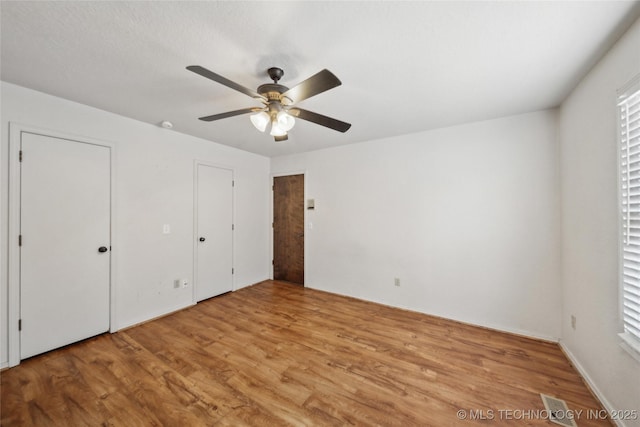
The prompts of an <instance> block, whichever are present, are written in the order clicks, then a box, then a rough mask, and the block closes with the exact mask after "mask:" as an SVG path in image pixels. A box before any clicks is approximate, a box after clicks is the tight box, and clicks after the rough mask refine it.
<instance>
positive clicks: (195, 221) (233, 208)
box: [191, 159, 236, 304]
mask: <svg viewBox="0 0 640 427" xmlns="http://www.w3.org/2000/svg"><path fill="white" fill-rule="evenodd" d="M201 165H202V166H209V167H214V168H218V169H225V170H228V171H231V182H232V184H231V222H232V224H233V225H234V229H233V232H232V233H231V267H232V268H233V269H234V273H233V274H232V275H231V292H234V291H235V290H236V275H235V265H236V253H235V252H236V232H235V224H236V184H235V183H236V171H235V170H234V169H233V168H232V167H231V166H227V165H222V164H219V163H214V162H210V161H207V160H198V159H195V160H194V161H193V257H192V258H193V273H192V277H193V279H192V284H193V286H191V302H192V303H193V304H197V303H198V301H197V294H196V287H197V286H198V283H197V282H196V280H197V279H196V277H198V166H201Z"/></svg>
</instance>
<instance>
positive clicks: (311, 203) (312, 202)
mask: <svg viewBox="0 0 640 427" xmlns="http://www.w3.org/2000/svg"><path fill="white" fill-rule="evenodd" d="M315 208H316V201H315V199H307V209H308V210H313V209H315Z"/></svg>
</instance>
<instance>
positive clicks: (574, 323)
mask: <svg viewBox="0 0 640 427" xmlns="http://www.w3.org/2000/svg"><path fill="white" fill-rule="evenodd" d="M571 329H573V330H575V329H576V316H574V315H573V314H572V315H571Z"/></svg>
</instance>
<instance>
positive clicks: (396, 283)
mask: <svg viewBox="0 0 640 427" xmlns="http://www.w3.org/2000/svg"><path fill="white" fill-rule="evenodd" d="M393 284H394V286H398V287H399V286H400V278H398V277H396V278H395V279H393Z"/></svg>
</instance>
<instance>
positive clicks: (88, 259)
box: [20, 132, 111, 359]
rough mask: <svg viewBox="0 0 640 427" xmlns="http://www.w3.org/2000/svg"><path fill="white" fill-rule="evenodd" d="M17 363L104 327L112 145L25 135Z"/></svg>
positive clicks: (22, 142)
mask: <svg viewBox="0 0 640 427" xmlns="http://www.w3.org/2000/svg"><path fill="white" fill-rule="evenodd" d="M21 150H22V154H23V160H22V162H21V164H20V168H21V171H20V173H21V194H20V195H21V212H20V235H21V238H22V245H21V247H20V319H21V332H20V358H21V359H24V358H27V357H30V356H34V355H36V354H40V353H43V352H46V351H49V350H52V349H54V348H58V347H61V346H64V345H67V344H70V343H73V342H76V341H79V340H82V339H85V338H89V337H91V336H94V335H97V334H100V333H102V332H106V331H108V330H109V307H110V302H109V295H110V292H109V286H110V285H109V283H110V279H109V270H110V267H109V264H110V252H109V249H110V233H111V231H110V227H111V226H110V203H111V202H110V198H111V196H110V192H111V189H110V187H111V184H110V182H111V178H110V174H111V172H110V170H111V168H110V161H111V160H110V157H111V153H110V148H109V147H104V146H99V145H93V144H88V143H83V142H78V141H71V140H68V139H61V138H54V137H50V136H43V135H36V134H31V133H26V132H23V133H22V137H21Z"/></svg>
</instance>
